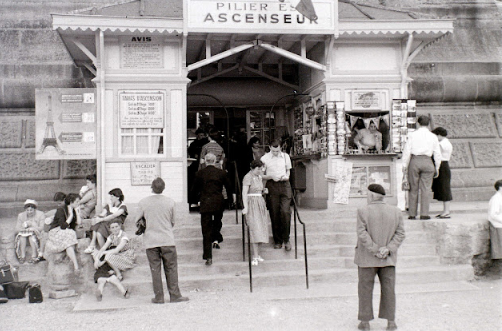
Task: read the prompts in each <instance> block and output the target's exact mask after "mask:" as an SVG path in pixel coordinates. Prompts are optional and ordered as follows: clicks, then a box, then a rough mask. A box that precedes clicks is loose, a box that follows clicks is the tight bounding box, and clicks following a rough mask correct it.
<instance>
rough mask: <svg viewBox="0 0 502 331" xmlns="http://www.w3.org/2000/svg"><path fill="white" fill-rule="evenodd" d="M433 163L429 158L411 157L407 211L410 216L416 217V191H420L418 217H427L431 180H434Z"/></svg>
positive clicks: (421, 156) (423, 156)
mask: <svg viewBox="0 0 502 331" xmlns="http://www.w3.org/2000/svg"><path fill="white" fill-rule="evenodd" d="M434 171H435V167H434V163H433V162H432V159H431V157H430V156H426V155H419V156H416V155H412V156H411V160H410V165H409V167H408V181H409V183H410V193H409V194H408V210H409V214H410V216H417V208H418V191H419V190H420V215H421V216H427V215H429V203H430V200H431V194H432V190H431V187H432V179H433V178H434Z"/></svg>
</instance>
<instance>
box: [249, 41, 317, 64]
mask: <svg viewBox="0 0 502 331" xmlns="http://www.w3.org/2000/svg"><path fill="white" fill-rule="evenodd" d="M259 46H260V47H263V48H265V49H266V50H269V51H271V52H274V53H276V54H279V55H281V56H284V57H287V58H288V59H291V60H293V61H296V62H298V63H301V64H303V65H306V66H307V67H311V68H314V69H317V70H321V71H326V66H325V65H323V64H320V63H318V62H315V61H312V60H309V59H307V58H304V57H301V56H300V55H297V54H295V53H292V52H289V51H286V50H284V49H281V48H279V47H277V46H274V45H269V44H263V43H261V44H259Z"/></svg>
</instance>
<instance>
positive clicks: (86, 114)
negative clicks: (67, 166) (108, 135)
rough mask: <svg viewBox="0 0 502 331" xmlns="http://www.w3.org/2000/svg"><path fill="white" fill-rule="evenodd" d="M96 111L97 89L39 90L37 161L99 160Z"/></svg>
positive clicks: (36, 109) (36, 120)
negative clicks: (97, 155) (97, 158)
mask: <svg viewBox="0 0 502 331" xmlns="http://www.w3.org/2000/svg"><path fill="white" fill-rule="evenodd" d="M96 111H97V110H96V89H93V88H60V89H37V90H36V92H35V122H36V129H35V130H36V135H35V147H36V159H37V160H79V159H95V158H96V146H97V145H96V128H97V125H96V118H97V116H96Z"/></svg>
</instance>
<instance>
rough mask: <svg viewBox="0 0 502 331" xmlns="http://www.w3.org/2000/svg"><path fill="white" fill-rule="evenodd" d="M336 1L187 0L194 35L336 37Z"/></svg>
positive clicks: (191, 29) (190, 26)
mask: <svg viewBox="0 0 502 331" xmlns="http://www.w3.org/2000/svg"><path fill="white" fill-rule="evenodd" d="M337 24H338V1H336V0H188V28H189V30H190V31H192V32H206V33H207V32H214V33H217V32H222V33H297V34H310V33H313V34H318V33H321V34H322V33H324V34H334V33H335V29H336V27H337Z"/></svg>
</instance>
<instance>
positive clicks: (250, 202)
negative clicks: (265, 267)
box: [242, 160, 270, 265]
mask: <svg viewBox="0 0 502 331" xmlns="http://www.w3.org/2000/svg"><path fill="white" fill-rule="evenodd" d="M262 173H263V162H261V161H260V160H253V161H252V162H251V171H249V172H248V173H247V174H246V176H244V179H243V180H242V203H243V204H244V209H243V210H242V214H243V215H246V224H247V225H248V226H249V230H250V234H251V243H252V246H253V261H252V262H251V263H252V264H253V265H258V262H263V258H262V257H261V256H260V254H259V253H260V252H259V249H260V244H262V243H268V242H269V234H268V223H269V217H270V216H269V213H268V210H267V207H266V203H265V199H263V196H262V194H263V193H266V192H264V188H263V178H262ZM265 190H266V189H265Z"/></svg>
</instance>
